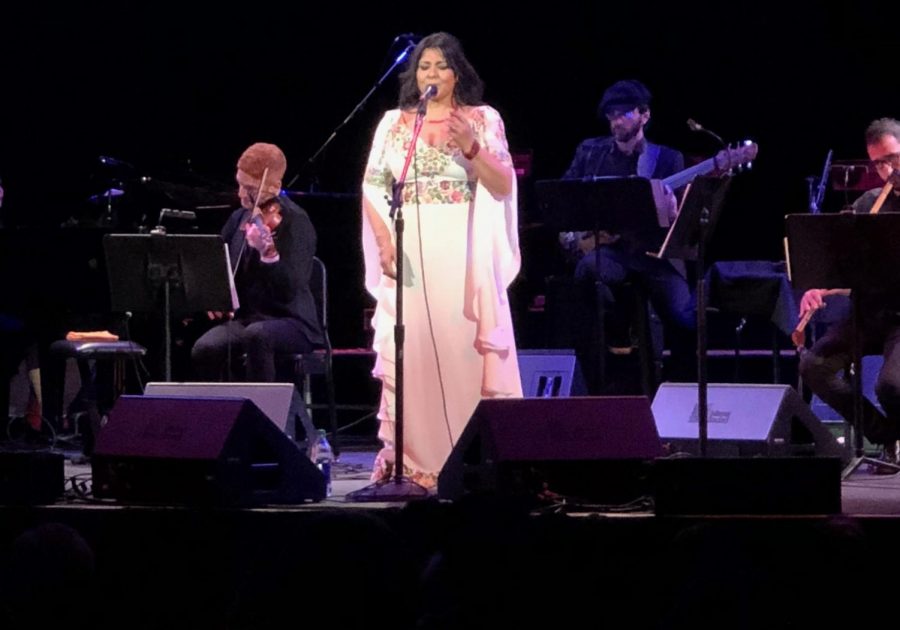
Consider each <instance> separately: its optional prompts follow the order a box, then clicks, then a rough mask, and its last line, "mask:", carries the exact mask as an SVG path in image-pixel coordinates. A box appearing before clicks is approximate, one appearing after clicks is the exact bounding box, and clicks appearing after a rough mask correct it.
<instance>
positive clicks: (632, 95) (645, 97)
mask: <svg viewBox="0 0 900 630" xmlns="http://www.w3.org/2000/svg"><path fill="white" fill-rule="evenodd" d="M649 104H650V90H648V89H647V87H646V86H645V85H644V84H643V83H641V82H640V81H635V80H634V79H628V80H625V81H617V82H615V83H613V84H612V85H611V86H609V87H608V88H606V91H605V92H604V93H603V98H601V99H600V105H598V106H597V115H598V116H600V117H601V118H604V117H605V116H606V115H607V114H608V113H610V112H611V111H613V110H620V111H621V110H630V109H634V108H635V107H647V106H648V105H649Z"/></svg>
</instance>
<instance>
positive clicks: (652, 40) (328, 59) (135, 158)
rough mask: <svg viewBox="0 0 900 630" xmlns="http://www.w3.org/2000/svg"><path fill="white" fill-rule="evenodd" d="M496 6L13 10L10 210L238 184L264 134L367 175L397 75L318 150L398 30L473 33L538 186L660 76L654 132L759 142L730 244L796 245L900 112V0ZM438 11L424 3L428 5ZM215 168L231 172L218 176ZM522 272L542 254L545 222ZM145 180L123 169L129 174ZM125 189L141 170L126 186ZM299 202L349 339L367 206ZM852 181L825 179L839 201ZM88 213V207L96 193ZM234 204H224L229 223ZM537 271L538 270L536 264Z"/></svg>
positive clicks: (684, 143) (23, 219)
mask: <svg viewBox="0 0 900 630" xmlns="http://www.w3.org/2000/svg"><path fill="white" fill-rule="evenodd" d="M480 5H481V3H458V4H452V3H442V4H441V5H440V6H437V5H424V4H422V3H404V4H389V3H372V4H369V5H367V6H366V7H365V8H362V9H359V8H351V6H350V4H349V3H341V2H331V3H320V4H314V3H293V4H291V5H289V6H287V7H286V8H276V7H275V5H274V4H273V5H267V4H259V3H257V4H246V5H245V6H242V7H240V8H239V9H225V8H223V6H222V5H221V4H217V5H208V6H187V5H186V4H181V5H165V4H158V3H154V4H151V3H134V4H130V5H126V4H125V3H120V4H116V5H110V6H103V5H100V6H96V5H95V6H94V7H91V8H84V7H75V6H67V7H50V6H41V5H35V6H32V7H30V8H16V9H8V8H6V9H4V14H5V15H3V16H2V18H0V34H2V39H0V53H2V55H0V64H2V65H0V68H2V79H0V80H2V85H3V90H2V95H3V96H2V111H3V114H2V117H0V177H2V179H3V185H4V188H5V189H6V191H7V196H6V200H5V204H4V208H3V213H4V215H3V216H4V220H5V222H6V224H7V225H8V226H9V225H20V226H21V225H39V226H56V225H59V224H60V223H61V222H63V221H65V220H66V219H67V218H69V217H70V216H78V215H79V214H82V213H84V212H85V207H88V206H86V202H85V200H86V199H87V198H88V197H89V196H91V195H94V194H97V193H100V192H102V191H104V190H106V189H107V188H108V187H109V186H110V181H111V180H113V179H115V178H120V177H123V174H122V173H120V172H112V171H113V169H109V168H108V167H104V166H102V165H101V164H100V163H99V160H98V156H99V155H108V156H113V157H115V158H117V159H120V160H124V161H127V162H128V163H130V164H132V165H134V167H135V168H134V170H133V171H130V172H129V173H126V174H125V176H127V177H133V176H135V175H146V176H150V177H153V178H154V179H155V180H161V181H173V182H175V181H178V182H189V183H193V184H196V185H198V186H200V185H201V184H202V185H203V186H204V187H208V188H209V189H210V190H213V189H216V190H224V191H230V190H231V189H232V188H233V185H232V181H233V173H234V164H235V162H236V159H237V157H238V155H239V154H240V152H241V151H242V150H243V149H244V148H245V147H246V146H247V145H249V144H250V143H252V142H255V141H270V142H275V143H277V144H278V145H280V146H281V147H282V148H283V149H284V150H285V152H286V154H287V156H288V165H289V167H288V175H287V177H286V183H287V180H290V179H291V178H292V177H293V176H294V175H298V178H297V180H296V182H295V183H294V184H293V185H292V186H291V188H292V189H293V190H295V191H297V192H307V191H309V190H310V189H311V186H312V185H313V184H315V185H316V187H317V190H318V191H319V192H326V193H347V192H350V193H353V192H356V191H357V190H358V186H359V181H360V177H361V173H362V167H363V163H364V161H365V158H366V154H367V151H368V146H369V142H370V139H371V134H372V132H373V130H374V127H375V125H376V124H377V121H378V119H379V118H380V115H381V113H382V112H383V111H384V110H385V109H387V108H390V107H392V106H394V103H395V99H396V93H397V89H396V85H397V81H396V74H394V75H391V76H390V77H388V78H387V79H386V80H385V82H384V84H383V85H382V86H381V87H380V88H379V89H377V90H376V91H375V92H374V94H373V96H372V98H371V99H370V101H369V102H368V103H367V105H366V106H365V107H364V108H363V109H362V110H361V111H360V112H359V113H358V114H357V115H356V116H355V117H354V118H353V119H352V120H351V121H350V122H349V123H348V124H347V125H346V126H345V127H344V128H343V129H342V130H341V132H340V133H339V134H338V136H337V138H336V140H335V141H334V142H333V143H332V144H331V145H330V146H329V147H328V148H327V150H326V151H325V152H323V153H322V154H321V155H320V157H319V159H318V160H317V161H316V163H315V164H313V165H312V166H309V165H307V164H305V163H306V162H307V160H308V159H309V158H310V156H312V155H313V154H314V153H315V151H316V149H318V148H319V147H320V146H321V145H322V143H323V142H324V141H325V140H326V138H327V137H328V136H329V135H330V133H331V132H332V130H333V129H334V128H335V127H337V126H338V124H339V123H340V122H341V121H342V120H344V118H345V117H346V116H347V115H348V114H349V113H350V112H351V111H352V110H353V108H354V107H355V106H356V104H357V103H358V102H359V101H360V100H361V99H362V97H363V96H364V95H365V94H366V93H367V92H368V91H369V90H370V89H371V88H372V86H373V85H375V83H376V81H377V80H378V78H379V77H381V76H382V74H383V73H384V72H385V71H386V69H387V67H388V66H389V61H388V60H389V59H393V58H394V57H395V56H396V55H397V53H398V52H399V50H400V48H398V47H397V42H395V41H394V40H395V38H396V36H397V35H399V34H400V33H407V32H412V33H417V34H420V35H424V34H427V33H429V32H432V31H436V30H447V31H449V32H451V33H453V34H455V35H457V36H458V37H459V38H460V40H461V41H462V43H463V45H464V47H465V49H466V52H467V55H468V56H469V58H470V60H471V61H472V63H473V65H474V66H475V67H476V69H477V70H478V71H479V73H480V74H481V76H482V78H483V79H484V81H485V84H486V93H485V99H486V101H487V102H488V103H490V104H491V105H493V106H494V107H496V108H497V109H498V110H499V111H500V112H501V114H502V115H503V117H504V119H505V122H506V128H507V134H508V138H509V142H510V145H511V148H512V150H513V151H514V152H527V151H531V152H533V156H534V162H533V165H534V166H533V173H532V176H531V180H534V179H542V178H555V177H558V176H560V175H561V174H562V172H563V171H564V170H565V168H566V166H567V165H568V163H569V161H570V160H571V157H572V154H573V152H574V149H575V147H576V146H577V144H578V142H579V141H580V140H581V139H583V138H585V137H588V136H592V135H604V134H605V133H606V132H607V128H606V125H605V123H600V122H599V121H598V120H597V119H596V117H595V107H596V103H597V101H598V99H599V97H600V95H601V93H602V91H603V89H604V88H605V87H606V86H607V85H609V84H610V83H611V82H613V81H616V80H618V79H622V78H637V79H640V80H641V81H643V82H644V83H646V84H647V85H648V87H649V88H650V90H651V91H652V92H653V95H654V100H653V103H652V112H653V120H652V123H651V126H650V128H649V130H648V135H649V137H650V138H651V139H653V140H655V141H657V142H661V143H663V144H668V145H671V146H674V147H676V148H679V149H681V150H683V151H684V152H685V153H687V154H689V155H695V156H699V157H708V156H709V155H712V154H713V153H714V152H715V151H716V149H717V146H716V144H715V143H714V142H713V141H712V140H711V139H710V138H708V137H706V136H703V135H699V134H694V133H692V132H690V131H689V130H688V129H687V126H686V124H685V120H686V119H687V118H688V117H693V118H695V119H696V120H698V121H699V122H701V123H702V124H703V125H705V126H706V127H708V128H710V129H712V130H714V131H716V132H717V133H718V134H719V135H721V136H723V137H724V138H725V139H726V140H728V141H737V140H742V139H745V138H750V139H753V140H754V141H756V142H757V143H759V146H760V153H759V157H758V160H757V162H756V163H755V164H754V166H753V169H752V171H750V172H747V173H744V174H741V175H740V177H739V178H737V179H736V180H735V182H734V185H733V187H732V190H731V193H730V198H729V200H728V204H727V206H726V210H725V214H724V216H723V218H722V220H721V222H720V223H719V225H718V228H717V232H716V234H715V240H714V242H713V245H712V255H713V257H714V258H716V259H767V260H777V259H779V258H781V257H782V253H781V238H782V236H783V216H784V214H786V213H789V212H801V211H805V209H806V207H807V182H806V178H807V177H809V176H812V175H819V174H820V173H821V171H822V167H823V163H824V159H825V155H826V153H827V151H828V150H829V149H834V158H835V159H836V160H841V159H862V158H864V157H865V150H864V149H865V148H864V144H863V139H862V135H863V131H864V129H865V127H866V125H867V124H868V122H869V121H870V120H872V119H873V118H876V117H880V116H895V115H900V112H898V111H897V96H898V88H897V87H896V83H897V82H896V79H895V77H894V76H893V75H894V74H895V70H894V68H893V66H894V65H895V64H894V60H895V59H896V57H897V48H898V44H897V41H896V37H895V32H896V24H897V22H896V14H897V12H896V11H894V10H893V9H886V8H883V7H881V6H878V5H874V4H867V3H855V4H854V6H850V5H849V4H847V5H845V6H839V7H837V8H833V9H826V8H824V6H819V5H818V4H817V3H812V2H802V3H799V4H793V5H791V6H788V3H786V2H785V3H779V4H776V3H742V4H728V5H726V4H725V3H719V4H715V5H713V4H710V5H702V4H698V3H669V4H666V5H661V6H654V5H650V4H644V3H639V2H623V3H618V4H610V3H590V4H588V3H585V4H584V5H579V4H576V3H568V2H550V3H544V4H543V6H542V8H541V9H540V10H537V11H533V10H532V11H529V10H526V9H524V8H522V5H521V4H516V5H512V6H508V5H507V6H494V7H486V6H480ZM417 16H420V17H417ZM212 182H218V184H213V183H212ZM528 183H529V182H523V187H522V190H523V217H522V223H523V248H524V252H523V253H524V256H525V258H526V269H528V268H529V267H531V268H536V267H537V268H539V267H540V265H536V264H535V263H534V262H533V261H535V260H537V259H539V258H541V257H542V256H543V254H544V252H543V251H542V250H543V245H535V244H534V243H541V240H540V239H539V238H537V239H534V238H531V237H530V235H529V232H528V230H530V229H533V228H530V227H528V226H529V225H530V223H531V222H532V220H533V219H534V217H533V216H530V214H529V213H530V211H529V209H528V205H527V204H528V198H527V196H528V190H529V187H528ZM126 185H127V182H126ZM126 188H127V186H126ZM300 198H301V203H302V204H303V205H304V206H305V207H306V208H307V210H308V211H309V212H310V215H311V217H312V219H313V222H314V223H315V224H316V226H317V228H318V229H319V232H320V255H321V256H322V257H323V258H324V259H325V260H326V262H328V263H329V266H330V269H331V271H332V274H331V275H332V278H331V284H332V292H333V294H337V295H339V296H346V297H347V299H348V300H349V301H348V302H347V304H352V305H353V307H352V308H350V309H349V310H350V313H348V314H347V315H346V317H347V319H348V321H351V322H352V323H351V324H347V325H346V328H345V329H343V330H342V329H341V328H340V325H338V331H339V336H340V335H344V336H345V338H344V339H337V340H336V341H337V342H338V343H342V342H343V344H344V345H349V344H356V343H358V342H360V341H361V339H359V338H357V336H356V333H355V332H353V331H358V330H360V329H361V327H360V326H359V321H360V320H359V319H358V308H357V306H358V304H361V303H362V300H363V298H362V293H361V290H360V281H359V278H360V274H359V269H358V265H359V253H358V249H359V245H358V243H359V237H358V231H359V209H358V204H357V202H356V201H355V200H354V199H352V198H349V199H348V198H346V197H344V198H341V197H330V196H328V195H325V196H321V195H316V196H308V197H307V198H306V199H305V200H304V199H303V196H302V195H301V196H300ZM844 202H845V199H844V196H843V194H842V193H838V192H835V191H829V193H828V195H827V196H826V202H825V206H826V209H830V210H837V209H839V208H840V207H841V205H842V204H843V203H844ZM88 208H89V207H88ZM216 220H218V219H217V218H216ZM536 273H538V274H539V273H540V269H539V270H538V271H537V272H536Z"/></svg>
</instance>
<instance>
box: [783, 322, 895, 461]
mask: <svg viewBox="0 0 900 630" xmlns="http://www.w3.org/2000/svg"><path fill="white" fill-rule="evenodd" d="M860 341H861V345H860V348H861V353H862V354H876V353H881V354H883V355H884V365H883V366H882V368H881V371H880V372H879V373H878V378H877V379H876V381H875V396H876V397H877V398H878V402H879V404H881V408H882V409H884V414H881V413H879V411H878V409H877V408H876V407H875V405H873V404H872V403H871V402H870V401H869V400H868V399H865V398H864V399H863V417H862V424H863V434H864V435H865V436H866V437H867V438H868V439H869V441H871V442H875V443H879V444H883V443H886V442H891V441H893V440H897V439H900V317H898V316H897V314H896V313H890V312H882V313H877V314H874V315H870V316H866V317H864V318H863V322H862V324H861V325H860ZM852 358H853V328H852V326H851V322H850V320H844V321H841V322H838V323H836V324H834V325H833V326H832V327H831V328H830V329H828V331H827V332H826V333H825V334H824V335H823V336H822V337H821V338H820V339H819V340H818V341H816V343H815V344H813V346H812V348H810V349H809V350H805V351H803V353H802V355H801V357H800V376H801V377H802V378H803V382H804V383H805V384H806V385H807V386H809V388H810V389H811V390H812V391H813V393H815V394H816V395H818V396H819V398H821V399H822V400H823V401H825V403H826V404H828V405H829V406H831V408H832V409H834V410H835V411H837V412H838V413H839V414H841V416H843V417H844V419H846V420H847V421H848V422H853V420H854V418H853V387H852V384H851V382H850V380H849V378H848V377H847V375H848V374H849V370H848V369H847V368H848V367H849V365H850V363H851V361H852ZM842 371H843V373H841V372H842Z"/></svg>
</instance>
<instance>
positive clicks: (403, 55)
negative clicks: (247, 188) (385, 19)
mask: <svg viewBox="0 0 900 630" xmlns="http://www.w3.org/2000/svg"><path fill="white" fill-rule="evenodd" d="M394 41H396V39H395V40H394ZM413 48H415V44H414V43H413V42H412V41H409V42H407V43H406V46H405V47H404V48H403V50H402V51H401V52H400V54H399V55H397V58H396V59H394V63H392V64H391V67H390V68H388V69H387V71H386V72H385V73H384V74H383V75H381V78H380V79H378V81H376V82H375V85H373V86H372V88H371V89H370V90H369V91H368V92H367V93H366V95H365V96H363V97H362V100H361V101H360V102H359V103H357V104H356V107H354V108H353V110H352V111H351V112H350V113H349V114H348V115H347V117H346V118H344V120H343V121H341V123H340V124H339V125H338V126H337V127H335V128H334V131H332V132H331V135H330V136H328V138H327V139H326V140H325V142H323V143H322V146H320V147H319V148H318V149H317V150H316V152H315V153H313V154H312V157H310V158H309V159H308V160H307V161H306V162H305V163H304V164H303V166H301V167H300V171H299V172H298V173H297V174H296V175H294V176H293V177H292V178H291V181H289V182H288V183H287V186H285V188H290V187H291V186H293V185H294V182H296V181H297V178H298V177H300V173H303V172H304V171H305V170H307V169H309V168H310V167H311V166H312V165H313V163H314V162H315V161H316V159H317V158H318V157H319V155H320V154H321V153H322V152H323V151H324V150H325V148H326V147H328V145H329V144H331V141H332V140H334V139H335V137H337V135H338V132H340V130H341V129H343V128H344V127H345V126H346V125H347V123H349V122H350V121H351V120H352V119H353V117H354V116H356V113H357V112H358V111H359V110H361V109H362V108H363V107H364V106H365V104H366V103H367V102H368V100H369V99H370V98H371V97H372V94H374V93H375V90H377V89H378V88H379V87H381V84H382V83H384V80H385V79H387V78H388V77H389V76H390V75H391V74H392V73H393V72H394V69H396V68H397V66H399V65H400V64H401V63H402V62H403V60H404V59H406V57H407V56H408V55H409V53H410V51H411V50H412V49H413ZM312 188H313V186H310V192H314V191H313V190H312Z"/></svg>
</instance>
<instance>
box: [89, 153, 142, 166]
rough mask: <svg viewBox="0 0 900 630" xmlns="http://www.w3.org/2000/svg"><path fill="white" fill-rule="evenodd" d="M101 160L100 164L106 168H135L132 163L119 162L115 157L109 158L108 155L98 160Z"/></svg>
mask: <svg viewBox="0 0 900 630" xmlns="http://www.w3.org/2000/svg"><path fill="white" fill-rule="evenodd" d="M97 159H98V160H100V163H101V164H103V165H105V166H124V167H125V168H134V165H133V164H131V163H130V162H126V161H124V160H117V159H116V158H114V157H109V156H108V155H101V156H98V158H97Z"/></svg>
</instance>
